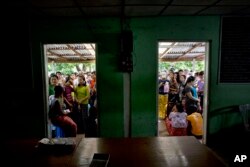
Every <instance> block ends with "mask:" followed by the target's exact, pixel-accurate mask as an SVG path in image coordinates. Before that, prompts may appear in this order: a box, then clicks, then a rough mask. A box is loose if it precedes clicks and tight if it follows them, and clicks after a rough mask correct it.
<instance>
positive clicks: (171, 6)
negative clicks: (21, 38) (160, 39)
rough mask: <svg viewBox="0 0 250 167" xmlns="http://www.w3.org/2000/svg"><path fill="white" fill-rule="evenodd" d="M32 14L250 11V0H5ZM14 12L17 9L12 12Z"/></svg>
mask: <svg viewBox="0 0 250 167" xmlns="http://www.w3.org/2000/svg"><path fill="white" fill-rule="evenodd" d="M7 3H8V9H7V10H8V13H10V14H11V12H12V11H13V10H22V11H25V13H26V14H28V15H29V16H32V17H35V18H36V17H105V16H108V17H122V16H125V17H145V16H146V17H148V16H152V17H155V16H171V15H191V16H200V15H243V16H246V15H250V0H26V1H24V0H8V2H7ZM13 13H17V12H14V11H13Z"/></svg>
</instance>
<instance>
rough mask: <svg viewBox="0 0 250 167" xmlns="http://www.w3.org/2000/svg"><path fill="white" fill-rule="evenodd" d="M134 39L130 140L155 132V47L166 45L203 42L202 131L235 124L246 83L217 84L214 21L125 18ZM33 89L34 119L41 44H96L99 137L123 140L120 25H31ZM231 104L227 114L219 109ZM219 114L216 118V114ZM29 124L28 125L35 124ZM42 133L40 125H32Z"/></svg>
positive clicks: (246, 95) (84, 22) (78, 22)
mask: <svg viewBox="0 0 250 167" xmlns="http://www.w3.org/2000/svg"><path fill="white" fill-rule="evenodd" d="M129 22H130V28H131V29H132V31H133V35H134V51H133V60H134V71H133V72H132V73H131V112H132V113H131V118H132V120H131V136H132V137H141V136H155V135H156V134H157V112H156V111H157V110H156V109H157V108H156V106H157V104H156V102H157V96H156V95H157V94H156V92H157V88H156V87H157V86H156V79H157V69H158V67H157V64H158V60H157V44H158V42H159V41H162V40H170V41H207V42H209V44H210V55H209V62H210V65H209V81H208V82H209V86H208V89H209V92H208V94H209V99H208V103H209V105H208V133H209V134H213V133H217V132H219V131H220V130H221V129H222V128H225V127H230V126H233V125H235V124H238V123H240V122H241V117H240V115H239V113H238V112H237V111H235V106H237V105H239V104H242V103H249V101H250V100H249V99H250V94H249V93H247V92H250V86H249V84H220V83H218V81H217V80H218V71H219V66H218V64H219V44H220V17H218V16H201V17H194V16H185V17H184V16H172V17H154V18H134V19H130V21H129ZM31 30H32V32H31V34H32V35H31V36H32V67H33V82H34V84H33V85H34V90H35V92H37V94H38V95H39V97H37V98H38V99H39V102H37V105H38V106H39V111H37V113H38V116H37V117H35V121H36V119H37V120H40V121H38V122H39V123H40V122H41V118H43V119H44V120H45V119H46V118H45V116H44V114H43V107H42V106H43V98H41V97H42V96H40V95H43V89H42V88H43V83H44V82H43V77H42V76H43V74H42V73H43V71H42V68H41V67H42V64H43V59H42V58H41V55H42V54H41V46H42V45H41V44H43V43H57V42H60V43H63V42H69V43H71V42H72V43H73V42H95V43H97V54H98V55H97V62H96V63H97V64H96V65H97V66H96V68H97V90H98V111H99V114H100V135H101V136H102V137H123V136H124V127H123V125H124V118H123V115H124V113H123V104H124V102H123V100H124V99H123V86H124V85H123V73H122V72H120V71H119V69H118V60H119V49H120V48H119V47H120V45H119V33H120V21H119V19H117V18H106V19H89V20H84V19H83V20H80V19H79V20H57V21H53V20H51V21H37V22H34V23H33V24H32V26H31ZM231 106H233V109H232V110H233V111H232V110H230V112H224V113H223V114H221V112H220V110H221V109H223V108H225V107H226V108H227V107H229V108H230V107H231ZM219 113H220V114H219ZM35 121H34V122H35ZM35 126H37V127H38V129H41V131H42V130H43V126H42V125H40V124H39V125H38V124H37V125H35Z"/></svg>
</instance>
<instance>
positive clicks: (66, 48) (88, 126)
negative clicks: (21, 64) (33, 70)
mask: <svg viewBox="0 0 250 167" xmlns="http://www.w3.org/2000/svg"><path fill="white" fill-rule="evenodd" d="M44 69H45V70H44V71H45V73H44V78H45V84H44V85H45V90H44V91H45V92H46V93H45V95H46V97H45V99H46V100H45V106H47V111H46V112H45V114H46V117H47V128H46V129H47V133H48V134H47V135H48V137H63V131H62V129H61V128H58V127H56V126H54V125H53V124H52V123H51V122H50V120H49V118H48V111H49V105H50V102H51V99H52V98H53V97H54V91H53V89H54V87H55V85H60V86H62V87H63V88H64V101H63V103H64V107H65V110H66V111H69V114H68V116H69V117H70V118H72V120H73V121H74V122H75V123H76V124H77V130H78V131H77V134H79V133H84V134H85V136H86V137H88V136H89V137H96V136H97V129H98V128H97V122H98V120H97V90H96V84H97V82H96V81H97V79H96V44H95V43H66V44H45V45H44ZM79 77H80V78H84V80H85V81H84V82H85V85H86V88H88V89H86V92H87V93H88V96H89V98H88V99H87V102H86V104H85V102H83V101H81V102H80V101H79V100H78V99H79V98H80V97H78V95H80V93H79V92H77V91H79V90H78V89H77V88H78V86H79ZM87 90H88V91H87ZM85 101H86V100H85ZM82 103H83V104H82ZM82 106H84V107H83V108H81V107H82ZM56 128H57V129H56ZM58 129H60V130H58Z"/></svg>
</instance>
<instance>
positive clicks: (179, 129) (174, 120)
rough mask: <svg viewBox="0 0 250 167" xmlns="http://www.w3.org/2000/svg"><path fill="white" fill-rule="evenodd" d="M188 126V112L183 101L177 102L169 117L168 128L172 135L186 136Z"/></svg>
mask: <svg viewBox="0 0 250 167" xmlns="http://www.w3.org/2000/svg"><path fill="white" fill-rule="evenodd" d="M187 126H188V122H187V113H186V112H185V111H184V109H183V106H182V104H181V103H179V102H178V103H176V104H175V105H174V107H173V109H172V111H171V112H170V114H169V116H168V118H167V130H168V132H169V135H171V136H185V135H186V134H187V133H186V129H187Z"/></svg>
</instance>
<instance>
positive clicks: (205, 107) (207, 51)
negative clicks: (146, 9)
mask: <svg viewBox="0 0 250 167" xmlns="http://www.w3.org/2000/svg"><path fill="white" fill-rule="evenodd" d="M174 41H175V42H205V59H204V61H205V62H204V64H205V67H204V77H205V78H204V81H205V87H204V99H203V137H202V143H203V144H206V143H207V111H208V105H209V101H208V99H209V98H208V96H209V94H208V87H209V66H210V62H209V55H210V41H208V40H204V41H202V40H201V41H200V40H185V41H180V40H158V41H157V70H156V74H157V75H156V83H157V84H156V122H157V123H156V124H157V126H156V128H157V136H158V135H159V129H158V124H159V123H158V71H159V58H158V55H159V42H174Z"/></svg>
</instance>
